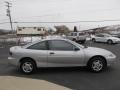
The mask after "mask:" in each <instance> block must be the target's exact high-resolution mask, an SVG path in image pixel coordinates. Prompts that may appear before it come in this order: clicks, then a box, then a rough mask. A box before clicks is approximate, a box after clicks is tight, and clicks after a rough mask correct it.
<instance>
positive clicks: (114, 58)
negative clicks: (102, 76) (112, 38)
mask: <svg viewBox="0 0 120 90" xmlns="http://www.w3.org/2000/svg"><path fill="white" fill-rule="evenodd" d="M106 59H107V65H108V66H110V65H111V64H114V63H116V62H117V59H116V56H114V57H107V58H106Z"/></svg>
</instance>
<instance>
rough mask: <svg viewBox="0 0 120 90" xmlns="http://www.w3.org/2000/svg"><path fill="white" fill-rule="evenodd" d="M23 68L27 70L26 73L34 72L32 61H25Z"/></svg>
mask: <svg viewBox="0 0 120 90" xmlns="http://www.w3.org/2000/svg"><path fill="white" fill-rule="evenodd" d="M22 69H23V71H24V72H26V73H29V72H32V70H33V65H32V64H31V63H30V62H25V63H24V64H23V65H22Z"/></svg>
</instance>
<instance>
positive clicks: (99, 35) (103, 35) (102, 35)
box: [96, 35, 104, 37]
mask: <svg viewBox="0 0 120 90" xmlns="http://www.w3.org/2000/svg"><path fill="white" fill-rule="evenodd" d="M96 36H97V37H104V35H96Z"/></svg>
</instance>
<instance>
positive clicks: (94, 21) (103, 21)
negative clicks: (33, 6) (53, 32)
mask: <svg viewBox="0 0 120 90" xmlns="http://www.w3.org/2000/svg"><path fill="white" fill-rule="evenodd" d="M112 21H114V22H115V21H120V19H117V20H116V19H113V20H112V19H111V20H96V21H71V22H64V21H62V22H27V21H26V22H13V23H80V22H112Z"/></svg>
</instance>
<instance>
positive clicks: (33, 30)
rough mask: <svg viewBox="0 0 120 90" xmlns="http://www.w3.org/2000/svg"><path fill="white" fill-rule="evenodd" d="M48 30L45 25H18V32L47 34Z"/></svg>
mask: <svg viewBox="0 0 120 90" xmlns="http://www.w3.org/2000/svg"><path fill="white" fill-rule="evenodd" d="M45 33H46V30H45V28H43V27H18V28H17V34H22V35H24V34H28V35H31V34H34V35H35V34H45Z"/></svg>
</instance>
